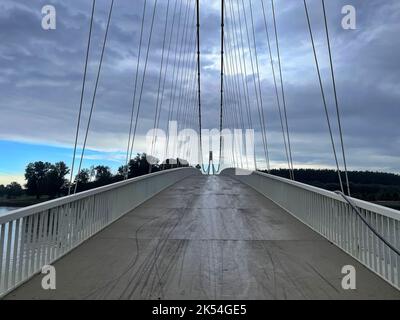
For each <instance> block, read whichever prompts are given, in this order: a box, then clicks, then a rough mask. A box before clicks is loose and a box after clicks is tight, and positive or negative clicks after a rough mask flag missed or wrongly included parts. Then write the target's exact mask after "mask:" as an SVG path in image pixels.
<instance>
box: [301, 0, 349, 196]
mask: <svg viewBox="0 0 400 320" xmlns="http://www.w3.org/2000/svg"><path fill="white" fill-rule="evenodd" d="M303 2H304V9H305V12H306V18H307V25H308V30H309V33H310V39H311V44H312V49H313V54H314V60H315V65H316V68H317V74H318V80H319V86H320V90H321V95H322V101H323V105H324V109H325V115H326V121H327V124H328V129H329V135H330V138H331V143H332V150H333V155H334V158H335V162H336V168H337V173H338V177H339V184H340V189H341V190H342V192H343V193H344V189H343V183H342V177H341V173H340V167H339V161H338V158H337V154H336V147H335V141H334V139H333V133H332V127H331V122H330V119H329V112H328V107H327V103H326V98H325V92H324V86H323V84H322V78H321V72H320V68H319V63H318V57H317V52H316V49H315V42H314V36H313V33H312V28H311V22H310V16H309V13H308V7H307V2H306V0H303Z"/></svg>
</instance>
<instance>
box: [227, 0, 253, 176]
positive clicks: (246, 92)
mask: <svg viewBox="0 0 400 320" xmlns="http://www.w3.org/2000/svg"><path fill="white" fill-rule="evenodd" d="M228 5H229V9H230V10H229V11H230V17H231V20H232V28H233V32H232V33H233V42H234V44H233V46H234V47H236V50H235V56H236V57H238V58H239V59H238V60H239V67H240V69H239V68H237V67H236V68H237V69H239V71H238V73H240V75H241V76H240V78H241V80H242V86H243V94H244V98H245V99H244V100H245V106H246V114H247V121H248V125H249V128H254V127H253V120H252V115H251V108H250V94H249V85H248V83H247V80H246V79H247V67H246V63H245V56H244V51H243V50H242V54H241V53H240V50H239V48H240V44H239V35H238V28H237V25H236V15H235V10H234V9H233V3H232V2H230V1H228ZM240 38H241V44H242V45H241V47H242V49H243V47H244V43H243V37H242V34H240ZM253 157H254V158H253V161H254V169H255V170H256V171H257V159H256V154H255V149H254V154H253Z"/></svg>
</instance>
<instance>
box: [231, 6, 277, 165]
mask: <svg viewBox="0 0 400 320" xmlns="http://www.w3.org/2000/svg"><path fill="white" fill-rule="evenodd" d="M241 2H242V10H243V16H244V24H245V27H246V35H247V43H248V47H249V54H250V65H251V69H252V78H253V83H254V91H255V96H256V104H257V110H258V117H259V120H260V129H261V136H262V139H263V144H264V155H265V161H266V165H267V172H269V171H270V164H269V152H268V140H267V135H266V129H265V126H264V124H265V123H264V117H263V111H262V106H261V107H260V99H259V95H258V91H257V80H256V76H255V70H254V62H253V53H252V50H251V44H250V33H249V27H248V23H247V15H246V8H245V5H244V1H243V0H242V1H241ZM237 9H238V16H239V25H240V29H242V28H241V26H242V21H241V14H240V12H239V7H238V8H237ZM241 32H242V31H241Z"/></svg>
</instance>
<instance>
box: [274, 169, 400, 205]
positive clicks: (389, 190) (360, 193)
mask: <svg viewBox="0 0 400 320" xmlns="http://www.w3.org/2000/svg"><path fill="white" fill-rule="evenodd" d="M270 173H271V174H273V175H276V176H280V177H283V178H289V170H288V169H273V170H270ZM294 177H295V179H296V181H299V182H303V183H306V184H309V185H313V186H315V187H319V188H322V189H326V190H330V191H336V190H340V185H339V182H338V174H337V171H335V170H328V169H321V170H315V169H295V170H294ZM341 177H342V181H343V182H345V181H346V180H345V175H344V173H343V172H342V176H341ZM348 177H349V182H350V189H351V195H352V196H353V197H355V198H358V199H362V200H366V201H400V175H398V174H394V173H386V172H372V171H349V172H348Z"/></svg>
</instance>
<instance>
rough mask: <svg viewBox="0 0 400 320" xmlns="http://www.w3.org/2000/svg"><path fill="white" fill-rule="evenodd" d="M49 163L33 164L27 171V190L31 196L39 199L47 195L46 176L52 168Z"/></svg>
mask: <svg viewBox="0 0 400 320" xmlns="http://www.w3.org/2000/svg"><path fill="white" fill-rule="evenodd" d="M50 166H51V164H50V163H49V162H42V161H37V162H31V163H29V164H28V165H27V167H26V169H25V179H26V185H25V186H26V189H27V193H28V194H30V195H35V196H36V198H37V199H39V198H40V197H41V196H42V195H44V194H45V193H46V174H47V172H48V170H49V168H50Z"/></svg>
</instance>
